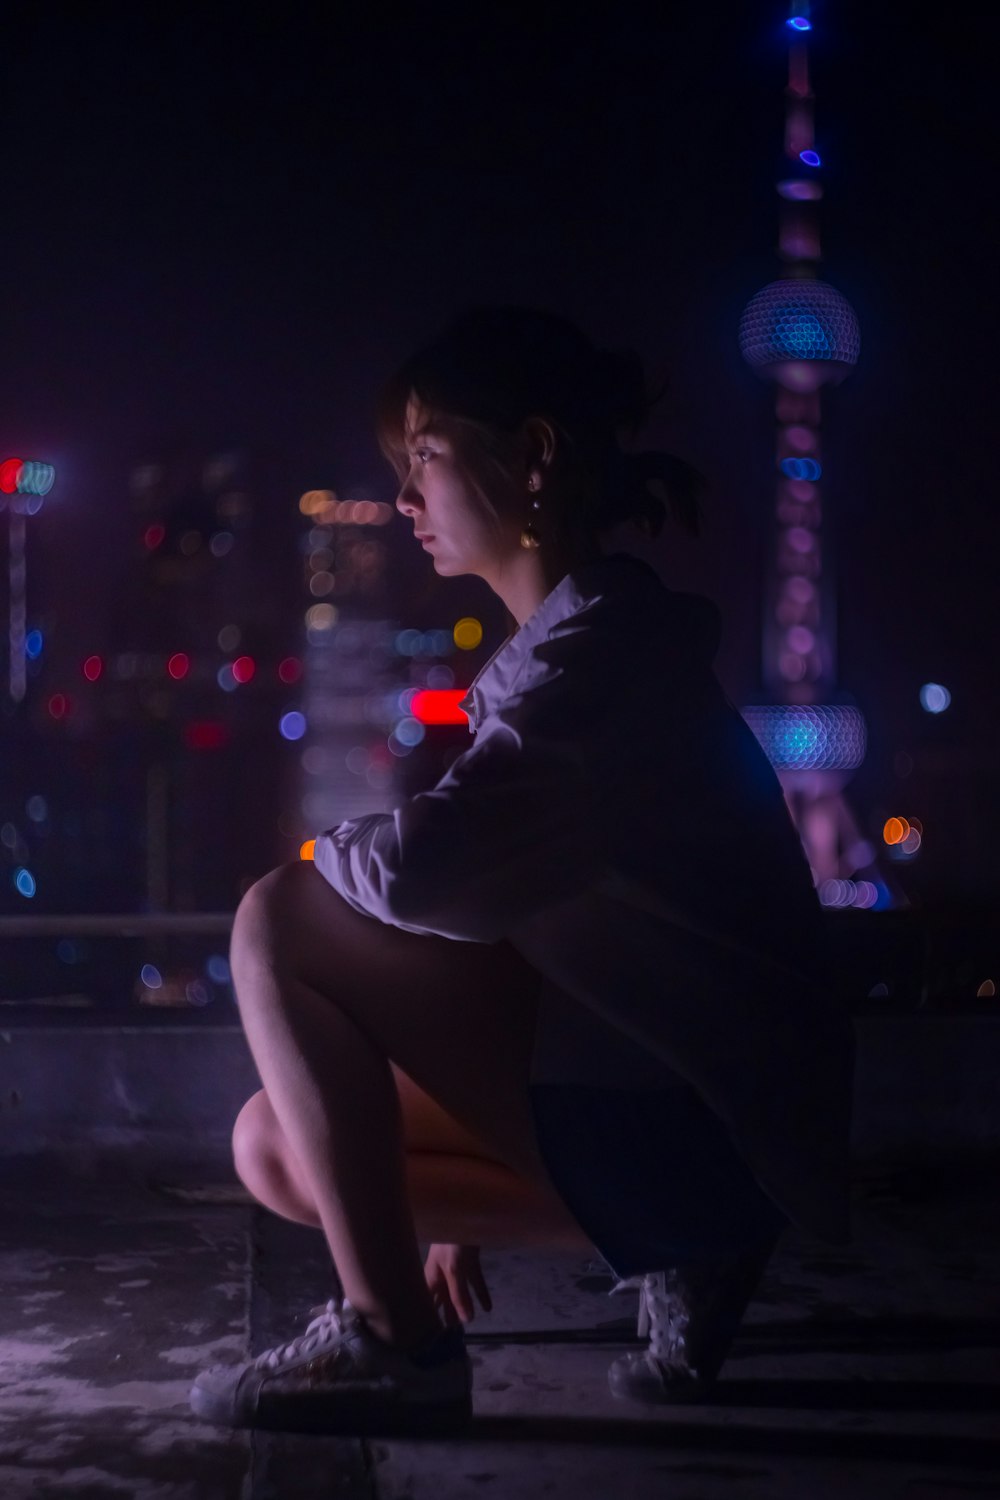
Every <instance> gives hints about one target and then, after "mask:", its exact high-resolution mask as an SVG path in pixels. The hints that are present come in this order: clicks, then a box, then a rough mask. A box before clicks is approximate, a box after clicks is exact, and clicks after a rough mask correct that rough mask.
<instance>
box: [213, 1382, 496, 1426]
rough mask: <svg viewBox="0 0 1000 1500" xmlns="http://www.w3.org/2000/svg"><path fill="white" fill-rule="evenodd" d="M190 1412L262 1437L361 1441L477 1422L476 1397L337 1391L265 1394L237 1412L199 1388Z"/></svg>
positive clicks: (218, 1424) (218, 1423)
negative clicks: (423, 1398) (426, 1398)
mask: <svg viewBox="0 0 1000 1500" xmlns="http://www.w3.org/2000/svg"><path fill="white" fill-rule="evenodd" d="M190 1403H191V1410H192V1411H193V1412H194V1414H195V1415H196V1416H198V1417H201V1418H202V1420H203V1421H206V1422H214V1423H215V1424H216V1425H217V1426H220V1427H242V1428H252V1429H254V1430H259V1431H263V1432H301V1433H326V1434H328V1435H331V1434H335V1433H343V1434H344V1435H349V1436H358V1437H443V1436H450V1435H455V1434H457V1433H460V1432H462V1431H464V1429H465V1428H467V1427H468V1425H469V1423H470V1422H471V1421H472V1397H471V1395H470V1396H466V1397H464V1398H461V1399H459V1400H457V1401H449V1402H424V1403H418V1402H409V1403H408V1402H405V1401H399V1400H393V1399H392V1398H391V1397H387V1396H385V1395H384V1394H383V1395H380V1396H378V1397H377V1398H372V1397H366V1396H363V1395H357V1396H355V1395H352V1394H349V1393H347V1392H341V1391H338V1392H337V1393H336V1394H335V1395H328V1394H324V1393H321V1392H312V1391H309V1392H302V1393H301V1394H297V1395H295V1396H272V1395H265V1396H264V1398H263V1400H262V1401H261V1402H260V1403H259V1405H258V1407H257V1410H256V1411H253V1412H237V1413H234V1412H233V1411H232V1410H231V1408H230V1407H229V1406H228V1404H227V1403H225V1402H224V1401H222V1400H220V1399H219V1398H218V1397H217V1396H215V1395H214V1394H213V1393H212V1392H211V1391H206V1390H204V1389H203V1388H202V1387H200V1386H197V1385H196V1386H194V1387H193V1389H192V1391H191V1396H190Z"/></svg>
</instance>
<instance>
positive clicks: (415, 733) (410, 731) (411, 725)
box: [395, 717, 427, 745]
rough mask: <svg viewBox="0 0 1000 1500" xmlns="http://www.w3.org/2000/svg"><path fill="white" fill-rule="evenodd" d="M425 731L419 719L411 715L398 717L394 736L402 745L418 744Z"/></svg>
mask: <svg viewBox="0 0 1000 1500" xmlns="http://www.w3.org/2000/svg"><path fill="white" fill-rule="evenodd" d="M426 733H427V731H426V730H425V729H424V726H423V725H422V724H421V722H420V720H419V719H414V718H412V717H409V718H406V719H400V721H399V723H398V724H397V725H396V729H395V735H396V738H397V740H399V742H400V743H401V744H403V745H419V744H420V741H421V740H422V739H423V737H424V735H425V734H426Z"/></svg>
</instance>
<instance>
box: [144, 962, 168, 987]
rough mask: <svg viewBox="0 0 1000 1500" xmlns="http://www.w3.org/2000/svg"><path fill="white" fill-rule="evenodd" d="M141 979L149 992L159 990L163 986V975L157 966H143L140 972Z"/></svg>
mask: <svg viewBox="0 0 1000 1500" xmlns="http://www.w3.org/2000/svg"><path fill="white" fill-rule="evenodd" d="M139 978H140V979H141V980H142V982H143V984H144V985H145V986H146V988H147V990H158V989H160V987H161V986H162V984H163V975H162V974H161V973H160V971H159V969H158V968H157V967H156V965H155V964H143V966H142V968H141V969H140V970H139Z"/></svg>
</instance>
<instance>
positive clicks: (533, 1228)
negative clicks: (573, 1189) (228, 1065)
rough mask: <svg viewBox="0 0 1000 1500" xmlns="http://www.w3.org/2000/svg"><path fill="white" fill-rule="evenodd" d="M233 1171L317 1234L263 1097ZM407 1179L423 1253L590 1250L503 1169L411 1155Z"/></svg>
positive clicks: (527, 1185) (263, 1199)
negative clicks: (460, 1248) (461, 1248)
mask: <svg viewBox="0 0 1000 1500" xmlns="http://www.w3.org/2000/svg"><path fill="white" fill-rule="evenodd" d="M234 1147H235V1159H236V1169H237V1171H238V1173H239V1175H240V1178H241V1179H242V1181H243V1182H244V1183H245V1185H246V1186H247V1188H249V1190H250V1192H251V1193H252V1194H253V1196H254V1197H255V1198H256V1199H257V1201H258V1202H259V1203H262V1204H263V1205H264V1207H265V1208H269V1209H270V1210H271V1211H272V1212H273V1213H276V1214H280V1215H281V1217H282V1218H285V1219H291V1220H292V1221H293V1222H295V1223H297V1224H307V1225H309V1226H310V1227H311V1228H316V1229H319V1228H321V1227H322V1226H321V1224H320V1218H319V1214H318V1212H317V1210H316V1205H315V1203H314V1202H313V1201H312V1198H311V1197H310V1194H309V1190H308V1188H307V1186H306V1184H305V1181H304V1179H303V1175H302V1171H301V1169H300V1168H299V1167H298V1165H297V1163H295V1162H294V1161H293V1160H291V1156H290V1153H289V1151H288V1148H287V1144H286V1143H285V1142H284V1141H283V1140H282V1138H281V1135H280V1129H279V1127H278V1125H277V1122H276V1121H275V1119H274V1116H273V1112H272V1111H271V1109H270V1106H269V1104H268V1102H267V1099H266V1096H264V1095H260V1094H257V1095H254V1097H253V1099H252V1100H250V1101H249V1102H248V1104H247V1105H246V1106H244V1110H243V1111H242V1112H241V1116H240V1119H239V1120H238V1121H237V1128H236V1131H235V1133H234ZM406 1178H407V1188H408V1195H409V1199H410V1205H411V1209H412V1212H413V1217H414V1221H415V1224H416V1231H417V1238H418V1240H419V1241H421V1242H422V1243H423V1244H425V1245H429V1244H449V1245H478V1246H480V1247H481V1248H485V1249H492V1250H518V1249H540V1250H587V1251H591V1252H593V1248H594V1247H593V1245H592V1244H591V1243H590V1241H589V1240H588V1239H587V1237H586V1236H585V1235H584V1234H583V1232H582V1231H581V1229H580V1228H579V1226H578V1225H577V1224H576V1223H575V1221H574V1220H573V1219H571V1218H570V1217H569V1216H568V1215H567V1214H566V1211H565V1209H564V1208H563V1206H562V1204H561V1203H560V1202H557V1201H556V1200H554V1199H553V1198H552V1196H551V1194H549V1193H547V1192H546V1190H545V1189H544V1187H542V1186H541V1184H539V1183H536V1182H531V1181H529V1180H528V1179H527V1178H525V1177H522V1176H521V1175H520V1173H518V1172H515V1171H513V1170H512V1169H511V1168H510V1167H506V1166H504V1165H503V1163H502V1162H497V1161H490V1160H488V1159H486V1158H485V1157H481V1156H469V1155H467V1154H464V1153H461V1154H460V1153H453V1152H447V1151H412V1150H411V1151H408V1152H407V1153H406Z"/></svg>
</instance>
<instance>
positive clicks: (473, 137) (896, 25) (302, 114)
mask: <svg viewBox="0 0 1000 1500" xmlns="http://www.w3.org/2000/svg"><path fill="white" fill-rule="evenodd" d="M586 13H587V17H588V19H587V22H586V26H584V25H583V24H582V17H583V14H584V9H583V8H573V9H569V8H564V7H546V6H542V5H539V4H537V3H536V4H532V5H500V4H494V3H489V0H479V3H477V4H475V5H473V6H434V5H429V6H428V5H422V6H420V7H411V8H410V9H409V12H408V14H407V15H404V16H403V17H402V18H400V16H399V14H398V13H393V14H390V12H389V11H388V10H386V9H385V8H383V7H381V6H378V5H366V6H351V7H347V6H343V7H341V6H338V5H332V6H327V7H323V8H322V10H321V11H320V10H318V8H315V7H312V6H310V7H305V6H295V5H280V6H279V5H269V6H252V5H251V6H248V5H246V4H242V5H240V6H238V7H237V6H235V5H228V4H213V5H211V6H206V7H198V8H195V7H186V6H178V7H170V8H169V9H168V8H161V7H153V8H147V7H143V6H134V5H133V6H129V7H124V6H122V7H118V6H103V7H102V6H100V5H94V6H88V7H86V8H83V7H80V6H77V5H49V6H36V5H27V4H26V5H21V6H11V7H7V8H6V15H5V49H4V50H5V59H6V60H5V65H4V85H3V89H2V91H0V109H2V136H0V149H2V153H3V156H2V160H3V174H2V181H3V183H4V187H5V194H6V213H5V215H4V220H5V222H4V233H3V259H4V265H5V271H6V274H5V278H4V282H5V304H6V315H5V317H4V320H3V327H4V334H5V339H4V356H3V364H2V394H3V402H2V408H0V434H2V437H3V442H4V445H5V446H6V447H7V448H8V449H9V450H10V451H13V452H20V451H24V452H27V451H28V450H30V451H31V454H32V455H33V456H40V457H50V458H52V459H53V461H55V462H56V464H57V466H58V469H59V482H58V489H57V491H56V492H54V494H53V497H52V499H51V502H50V504H49V506H48V507H47V509H46V511H45V512H44V513H43V516H42V517H41V518H39V523H38V526H37V527H36V528H35V532H36V536H37V540H36V543H35V545H36V546H37V548H38V550H39V553H40V554H41V555H42V556H43V557H44V558H45V560H46V561H45V568H46V577H47V578H48V579H49V580H51V579H52V578H54V577H56V576H61V577H62V580H63V584H64V586H65V589H66V598H67V601H68V604H67V607H68V608H71V609H72V610H74V611H76V612H78V613H79V617H80V620H81V622H82V625H83V626H85V628H86V629H87V630H90V629H99V624H100V617H101V608H102V601H101V591H100V589H99V588H98V587H97V586H96V585H97V583H98V582H99V581H100V579H101V577H102V576H104V573H107V574H108V576H110V573H111V572H112V571H113V569H114V566H115V565H116V559H118V558H120V557H122V556H124V551H123V549H124V546H125V540H126V538H127V536H128V534H129V516H128V503H127V495H126V491H127V478H128V473H129V470H130V467H131V466H132V465H133V464H134V463H135V462H137V461H138V460H141V459H143V458H149V457H151V456H155V455H156V454H157V452H159V451H162V450H163V449H165V448H167V447H168V446H169V445H170V444H172V443H185V444H189V443H194V444H198V443H203V444H204V445H205V447H206V449H208V450H217V449H222V448H226V447H233V446H240V445H244V446H250V447H251V448H252V447H254V446H255V445H256V446H257V447H258V448H266V449H267V450H268V452H269V453H270V454H271V456H272V458H273V456H274V455H278V457H279V458H280V462H281V467H282V471H283V472H284V473H286V474H287V485H286V486H285V487H284V489H283V491H282V492H281V493H275V494H273V495H272V496H271V497H270V500H271V503H273V504H274V505H276V506H281V505H291V506H294V502H295V500H296V498H297V496H298V494H299V493H300V492H301V490H302V489H304V488H306V487H308V486H311V485H332V486H333V487H335V488H341V487H342V486H350V485H351V484H352V483H358V482H366V483H374V484H377V485H379V486H382V487H383V488H384V494H385V497H386V498H391V497H392V490H391V478H390V475H389V473H388V470H386V469H384V467H383V466H382V463H381V460H380V458H379V456H378V454H377V451H376V448H375V444H374V440H373V438H372V435H371V419H370V409H371V403H372V399H373V396H374V393H375V391H376V389H377V386H378V384H379V381H380V380H381V379H382V377H383V376H384V375H385V374H386V373H387V372H388V370H389V369H391V367H392V366H393V364H394V363H395V362H396V361H397V360H398V359H399V358H400V357H402V356H403V355H405V354H406V353H407V352H409V350H410V348H411V346H412V345H413V344H414V343H415V341H417V340H419V339H420V338H421V337H423V336H424V335H425V334H428V333H430V332H432V331H434V329H435V327H436V326H437V325H438V324H439V323H440V322H441V320H442V319H443V318H444V317H446V316H447V315H448V314H449V313H451V312H452V311H454V310H455V309H456V308H457V307H458V306H460V305H461V304H463V303H467V302H470V301H474V300H492V301H499V300H512V301H523V302H531V303H535V304H539V305H544V306H549V307H552V308H554V309H556V310H558V311H561V312H563V313H566V314H569V315H570V316H573V317H575V318H576V319H578V320H579V321H580V322H581V323H583V325H584V326H585V327H586V328H587V329H588V330H589V331H590V332H591V333H592V334H593V335H594V336H595V338H597V339H598V340H599V341H603V342H606V343H609V344H613V345H620V346H621V345H631V346H633V347H635V348H637V349H638V350H639V351H640V352H641V353H642V355H643V356H644V358H645V359H646V361H647V364H648V368H649V370H650V372H651V374H653V375H656V376H659V375H662V374H663V373H665V372H669V373H670V374H671V376H672V381H673V386H672V394H671V396H670V397H668V400H667V402H666V403H665V404H664V407H663V409H662V412H661V414H660V415H659V416H658V418H657V419H656V421H655V423H654V425H653V426H652V427H651V428H650V430H649V433H648V435H647V437H648V440H651V441H660V442H665V443H667V444H669V445H670V446H672V447H673V448H674V449H675V450H676V451H678V452H680V453H682V454H684V455H685V456H687V457H689V458H691V459H693V460H694V461H695V462H696V463H698V464H699V466H700V467H701V468H702V469H703V470H704V471H705V472H706V473H707V474H708V475H709V478H710V480H711V485H712V489H711V493H710V495H709V498H708V502H707V527H706V534H705V537H704V539H703V540H702V541H701V542H700V543H689V542H687V541H681V540H677V539H676V538H674V537H670V538H666V537H665V538H663V539H661V541H660V542H659V543H657V544H656V547H655V549H654V551H653V554H652V555H653V556H654V558H655V560H656V561H657V563H658V565H659V566H660V567H661V570H662V571H663V573H664V575H665V576H666V577H667V579H668V581H669V582H671V583H672V584H674V585H675V586H678V587H688V588H696V589H701V590H703V591H705V592H708V593H710V594H711V595H712V596H713V597H715V598H716V599H717V600H718V601H719V602H720V604H721V605H722V607H723V611H724V616H725V622H726V636H725V640H724V644H723V649H722V653H721V655H720V659H719V665H720V675H721V676H722V677H723V680H724V681H725V682H726V683H727V686H729V687H730V688H731V690H732V691H733V692H734V693H737V694H744V695H745V694H748V693H750V692H752V690H753V685H754V681H755V672H756V658H757V640H758V633H757V605H756V588H757V577H756V562H757V558H758V556H759V552H760V546H761V541H760V539H761V536H762V527H763V525H764V524H765V518H766V517H767V515H768V507H769V502H770V496H771V493H772V467H771V466H772V454H773V447H772V444H773V426H772V413H773V395H772V392H771V390H770V388H769V387H767V386H765V385H764V384H763V383H761V382H760V381H758V380H757V379H755V377H754V376H752V375H751V374H750V372H749V371H748V370H747V369H746V367H745V366H744V365H743V364H742V362H741V360H740V357H739V353H738V348H737V343H736V333H737V326H738V322H739V315H740V311H741V309H742V307H743V305H744V304H745V302H746V301H747V300H748V299H749V297H750V296H751V295H752V294H753V293H754V292H755V291H756V290H758V289H759V288H760V287H761V286H762V285H764V284H765V283H766V282H767V281H769V280H771V279H773V278H774V277H775V276H777V275H778V274H779V262H778V260H777V257H776V255H775V241H776V225H777V198H776V195H775V193H774V190H773V183H774V181H775V180H776V178H777V176H778V175H779V174H780V173H782V172H783V169H784V168H783V157H782V150H781V145H782V119H783V88H784V83H785V78H786V55H787V54H786V45H785V27H784V24H783V23H784V18H785V15H786V14H787V11H786V10H785V9H784V8H783V7H782V6H781V5H780V4H759V5H753V6H735V5H734V6H729V7H726V6H704V5H701V4H695V3H690V4H676V5H670V6H664V5H660V6H655V7H653V6H649V7H646V6H642V7H634V6H629V5H627V4H626V5H620V4H619V5H603V4H597V5H592V6H590V7H589V8H587V12H586ZM916 14H917V13H916V11H915V10H914V9H913V8H904V7H872V6H869V5H863V4H860V3H858V0H852V3H850V4H846V5H838V4H819V5H816V6H815V7H814V10H813V18H814V22H815V24H816V26H817V31H816V33H815V35H814V41H813V45H812V68H813V83H814V89H815V92H816V96H817V99H816V120H817V146H818V148H819V149H820V151H821V153H822V154H823V156H824V159H825V162H826V163H827V165H826V169H825V172H824V182H825V188H826V198H825V201H824V204H823V209H822V217H821V226H822V232H823V245H824V251H825V255H826V260H825V263H824V265H823V268H822V274H823V275H824V277H825V278H826V279H828V280H830V281H831V282H833V284H834V285H835V286H837V287H838V288H839V289H840V290H841V291H842V292H844V293H845V294H846V295H847V296H848V297H849V299H850V300H851V301H852V303H853V304H854V306H855V308H856V310H857V312H858V315H859V317H860V321H861V328H862V340H863V342H862V357H861V362H860V365H859V367H858V369H857V371H856V373H855V374H854V375H853V376H852V377H851V379H849V380H848V381H847V382H845V384H844V385H843V386H841V387H840V388H839V389H837V390H836V391H834V392H832V393H830V394H829V396H828V397H827V398H825V404H824V419H825V426H826V431H825V435H824V447H825V454H826V462H827V474H828V480H829V482H828V485H827V489H826V496H827V503H828V507H829V510H830V511H831V513H834V514H835V517H836V525H837V533H838V537H839V563H840V574H839V589H840V598H841V619H840V647H841V650H840V677H841V681H842V683H843V685H844V686H845V687H849V688H850V689H851V690H853V691H854V692H855V693H856V694H857V696H858V698H859V700H860V701H861V703H862V706H863V707H864V708H865V709H866V711H867V712H868V714H869V717H870V719H872V720H873V722H874V731H873V732H874V741H875V746H876V748H877V751H878V756H880V757H881V759H876V761H875V763H874V768H873V772H872V774H875V775H877V774H881V771H880V767H881V769H882V770H883V771H884V768H885V765H886V764H888V761H887V759H886V757H888V760H889V761H891V756H892V754H893V752H894V751H895V750H896V749H897V748H899V746H900V745H902V744H904V743H910V742H912V741H914V739H915V738H918V737H919V735H920V734H923V733H925V732H926V724H925V723H924V722H923V721H925V719H926V716H925V715H923V714H922V713H921V711H920V709H919V707H918V705H917V701H916V693H917V689H918V688H919V685H920V683H921V682H923V681H925V680H927V679H928V678H936V679H939V680H942V681H944V682H946V683H947V684H948V685H949V686H950V687H951V688H952V691H953V694H954V698H955V703H954V709H953V711H949V712H950V713H952V718H951V721H950V723H951V726H952V727H951V729H950V730H949V733H950V734H951V735H952V736H958V738H959V739H961V740H962V742H963V744H965V745H966V747H967V748H969V747H971V748H970V753H974V754H977V755H978V754H981V753H985V752H986V750H987V749H988V750H989V752H990V753H992V735H993V734H995V730H996V728H997V707H996V700H995V694H994V684H995V670H996V669H995V651H994V649H993V648H992V646H991V645H990V644H989V643H990V641H991V638H992V637H994V636H995V623H994V622H995V617H996V600H997V589H996V582H995V577H996V569H997V547H996V542H997V524H996V505H997V500H996V483H995V479H994V475H993V468H994V451H993V450H994V437H993V433H994V427H995V397H994V387H995V364H996V360H995V352H994V351H995V344H996V337H995V333H994V331H993V327H992V324H993V323H994V322H995V302H996V294H995V285H996V279H995V262H996V255H997V242H996V239H995V238H992V237H990V235H989V232H988V229H987V220H988V216H989V208H990V202H991V198H992V196H993V194H994V188H993V183H994V180H995V162H996V154H997V145H998V140H997V130H996V125H995V120H994V114H995V112H994V110H993V109H992V107H991V100H992V98H993V93H994V79H993V73H992V69H993V58H994V56H995V42H996V36H995V34H994V35H993V36H992V37H990V36H989V35H988V28H989V26H990V22H989V20H988V19H985V20H984V17H987V16H988V13H987V12H986V11H985V10H982V11H980V12H979V13H978V14H976V13H970V14H967V15H966V16H965V17H964V19H962V20H961V21H959V19H958V18H957V17H955V18H953V17H951V16H939V17H938V20H937V22H936V24H935V26H934V28H933V29H931V28H930V27H927V26H926V25H921V24H920V23H919V22H917V20H916ZM57 497H58V498H57ZM38 533H42V534H38ZM635 550H637V551H640V552H641V551H642V544H641V542H639V541H638V540H637V542H636V548H635ZM81 561H83V562H84V563H85V566H84V567H80V566H76V565H75V564H79V563H80V562H81ZM425 562H426V560H425V559H417V562H416V564H415V565H421V566H422V565H424V564H425ZM102 570H103V573H102ZM880 726H881V727H880ZM991 726H992V727H991ZM988 732H989V734H990V736H991V738H990V742H989V744H988V745H987V739H986V736H987V733H988ZM907 736H909V740H908V739H907ZM977 747H978V748H977Z"/></svg>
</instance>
